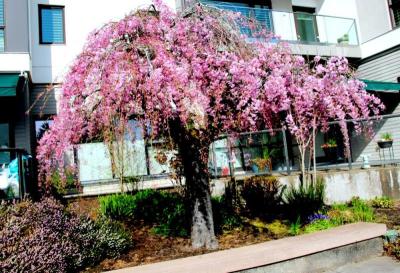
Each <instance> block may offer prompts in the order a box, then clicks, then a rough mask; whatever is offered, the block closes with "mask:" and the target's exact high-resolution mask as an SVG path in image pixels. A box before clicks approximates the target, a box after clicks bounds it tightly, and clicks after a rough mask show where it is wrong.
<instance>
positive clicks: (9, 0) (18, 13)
mask: <svg viewBox="0 0 400 273" xmlns="http://www.w3.org/2000/svg"><path fill="white" fill-rule="evenodd" d="M28 3H30V1H27V0H5V1H4V9H5V12H4V15H5V34H6V35H5V36H6V37H5V43H6V45H5V47H6V51H7V52H29V29H28V28H29V27H28V26H29V24H28Z"/></svg>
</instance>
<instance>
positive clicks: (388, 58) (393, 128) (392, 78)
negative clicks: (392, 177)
mask: <svg viewBox="0 0 400 273" xmlns="http://www.w3.org/2000/svg"><path fill="white" fill-rule="evenodd" d="M357 77H358V78H360V79H368V80H376V81H385V82H397V78H398V77H400V49H398V50H396V51H394V52H391V53H388V54H386V55H384V56H380V57H378V58H375V59H372V60H371V61H368V62H366V63H363V64H361V65H360V66H359V67H358V70H357ZM399 96H400V94H393V95H391V97H389V99H392V100H393V102H396V101H397V102H398V101H399ZM386 101H387V99H386ZM384 102H385V101H384ZM393 102H392V103H393ZM392 113H400V105H397V106H396V105H395V107H394V110H393V112H392ZM374 132H375V135H374V137H373V138H372V139H371V138H368V137H366V136H357V137H353V138H352V148H353V149H352V150H353V159H354V160H357V161H361V160H362V159H361V155H362V154H367V155H369V156H370V159H371V160H379V158H380V157H379V151H380V150H379V148H378V147H377V143H376V141H377V140H379V139H380V138H381V134H383V133H386V132H390V133H391V134H392V135H393V138H394V143H393V150H394V157H395V158H396V159H400V117H395V118H390V119H383V120H381V121H377V122H374ZM385 153H386V158H388V151H387V150H385ZM381 157H382V151H381Z"/></svg>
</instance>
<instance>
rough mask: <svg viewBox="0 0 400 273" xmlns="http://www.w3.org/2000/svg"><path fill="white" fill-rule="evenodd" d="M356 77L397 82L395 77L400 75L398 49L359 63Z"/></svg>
mask: <svg viewBox="0 0 400 273" xmlns="http://www.w3.org/2000/svg"><path fill="white" fill-rule="evenodd" d="M357 77H358V78H360V79H368V80H377V81H386V82H397V77H400V49H398V50H397V51H394V52H391V53H389V54H387V55H385V56H382V57H379V58H376V59H374V60H371V61H369V62H366V63H363V64H361V65H360V66H359V67H358V70H357Z"/></svg>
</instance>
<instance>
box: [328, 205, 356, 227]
mask: <svg viewBox="0 0 400 273" xmlns="http://www.w3.org/2000/svg"><path fill="white" fill-rule="evenodd" d="M327 215H328V217H329V219H330V220H331V222H332V223H333V224H334V225H337V226H339V225H344V224H347V223H353V222H354V214H353V211H352V208H350V207H349V206H347V205H346V204H334V205H333V206H332V207H331V209H329V210H328V212H327Z"/></svg>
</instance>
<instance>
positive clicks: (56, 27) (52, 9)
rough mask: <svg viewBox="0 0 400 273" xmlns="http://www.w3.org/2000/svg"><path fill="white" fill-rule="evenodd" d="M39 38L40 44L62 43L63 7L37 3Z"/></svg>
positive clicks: (63, 32) (63, 34)
mask: <svg viewBox="0 0 400 273" xmlns="http://www.w3.org/2000/svg"><path fill="white" fill-rule="evenodd" d="M39 36H40V37H39V39H40V43H41V44H64V43H65V28H64V7H62V6H48V5H39Z"/></svg>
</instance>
